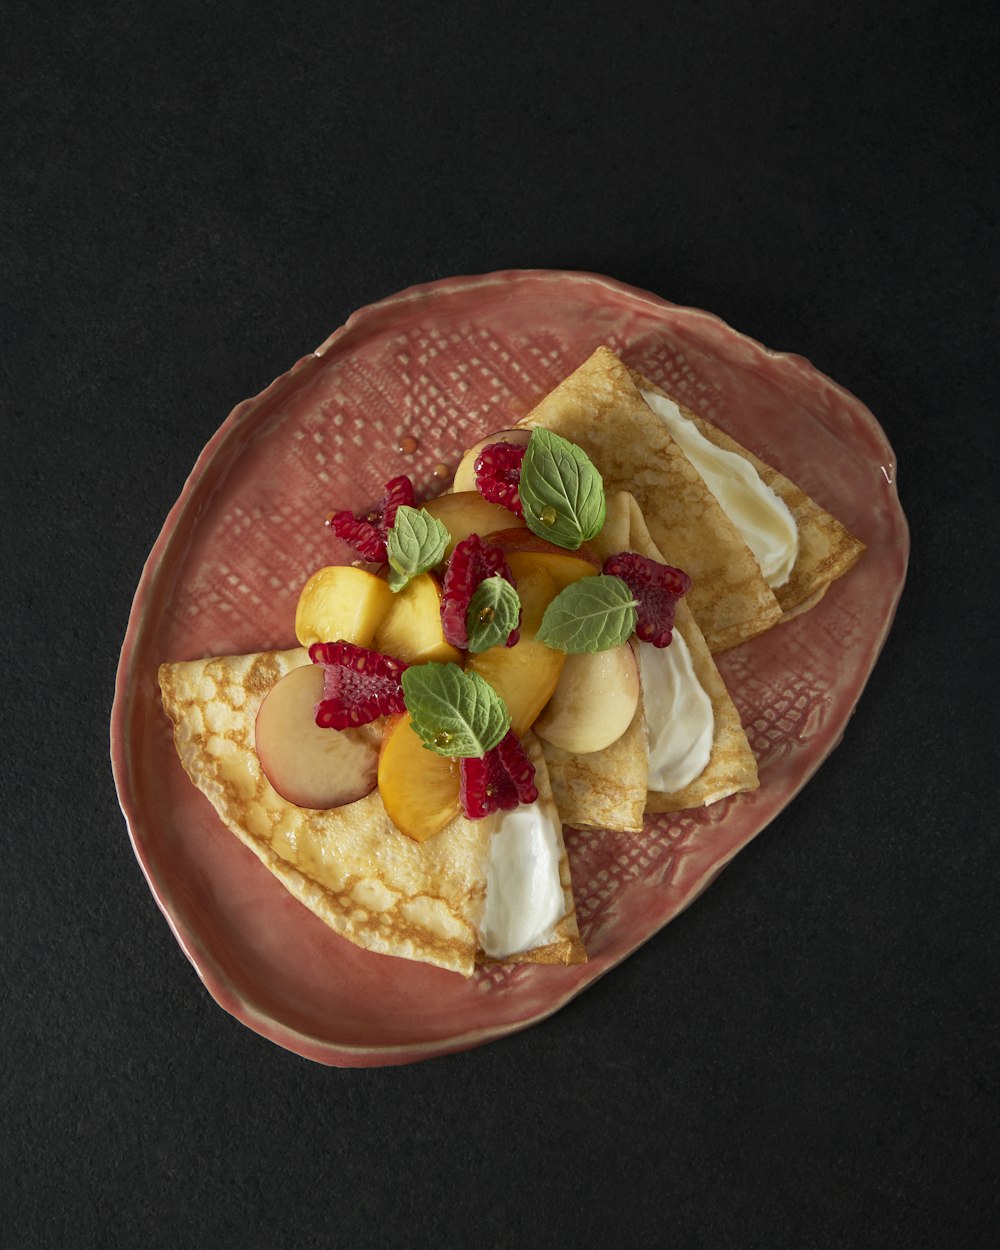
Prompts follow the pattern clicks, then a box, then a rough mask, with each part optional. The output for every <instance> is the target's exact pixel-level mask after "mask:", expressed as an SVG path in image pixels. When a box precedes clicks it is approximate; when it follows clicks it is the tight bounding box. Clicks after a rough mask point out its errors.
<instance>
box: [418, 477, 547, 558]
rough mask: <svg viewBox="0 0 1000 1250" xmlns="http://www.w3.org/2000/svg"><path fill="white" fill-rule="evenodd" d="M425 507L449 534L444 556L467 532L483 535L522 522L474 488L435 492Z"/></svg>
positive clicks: (448, 553)
mask: <svg viewBox="0 0 1000 1250" xmlns="http://www.w3.org/2000/svg"><path fill="white" fill-rule="evenodd" d="M424 507H425V508H426V509H427V511H428V512H429V513H430V514H431V516H433V517H436V518H437V519H438V520H439V521H440V522H441V524H442V525H443V526H444V527H445V528H446V529H447V531H448V533H449V534H450V535H451V541H450V542H449V543H448V546H447V548H446V549H445V555H446V556H450V555H451V553H452V552H453V551H454V549H455V547H456V546H457V545H458V544H459V543H460V542H462V540H463V539H465V538H468V537H469V535H470V534H478V535H479V537H480V538H485V537H486V535H487V534H494V533H496V531H497V530H506V529H517V528H518V527H520V526H521V522H520V521H519V520H518V518H517V517H516V516H515V515H514V513H513V512H510V511H509V510H508V509H507V508H501V506H500V505H499V504H498V503H490V502H489V500H488V499H484V498H483V497H482V495H480V493H479V492H478V491H476V490H463V491H458V492H457V493H456V494H454V495H438V497H437V499H429V500H428V501H427V502H426V503H425V504H424ZM522 528H523V527H522Z"/></svg>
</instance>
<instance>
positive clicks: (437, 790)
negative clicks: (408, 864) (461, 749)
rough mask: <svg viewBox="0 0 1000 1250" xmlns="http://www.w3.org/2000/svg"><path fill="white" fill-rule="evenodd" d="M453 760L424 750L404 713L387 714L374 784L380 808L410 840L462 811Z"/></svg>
mask: <svg viewBox="0 0 1000 1250" xmlns="http://www.w3.org/2000/svg"><path fill="white" fill-rule="evenodd" d="M460 784H461V777H460V774H459V768H458V761H457V760H453V759H448V758H447V757H446V756H444V755H437V754H436V753H435V752H434V751H429V750H428V749H427V747H425V746H424V744H423V742H421V740H420V737H419V735H418V734H417V731H416V730H415V729H414V728H413V726H412V724H411V722H410V714H409V712H404V713H403V714H402V715H400V716H395V717H392V718H391V719H390V721H389V723H388V724H387V726H386V730H385V736H384V738H383V739H382V750H381V752H380V753H379V760H378V788H379V794H380V795H381V796H382V802H383V804H384V805H385V810H386V813H387V815H388V817H389V819H390V820H391V821H392V823H393V824H394V825H395V826H396V828H397V829H398V830H399V832H400V833H403V834H405V835H406V836H407V837H408V838H413V840H414V841H415V842H424V841H426V839H427V838H430V837H433V835H434V834H435V833H440V832H441V830H442V829H443V828H444V827H445V825H448V824H450V823H451V822H452V821H453V820H454V819H455V817H456V816H457V815H458V814H459V812H460V811H461V810H462V805H461V800H460V798H459V786H460Z"/></svg>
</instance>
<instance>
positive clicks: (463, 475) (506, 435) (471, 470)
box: [453, 430, 531, 515]
mask: <svg viewBox="0 0 1000 1250" xmlns="http://www.w3.org/2000/svg"><path fill="white" fill-rule="evenodd" d="M530 438H531V431H530V430H497V431H496V432H495V433H493V434H488V435H487V436H486V438H481V439H480V440H479V442H478V443H476V444H475V446H474V447H470V448H469V450H468V451H467V452H466V453H465V454H464V455H463V456H462V459H461V460H460V461H459V465H458V468H457V469H456V470H455V481H454V485H453V489H454V490H456V491H465V490H475V489H476V458H477V457H478V456H479V453H480V452H481V451H482V450H483V449H484V448H486V447H489V446H490V445H491V444H492V443H514V444H516V445H517V446H518V447H527V445H528V440H529V439H530ZM508 515H510V514H509V513H508Z"/></svg>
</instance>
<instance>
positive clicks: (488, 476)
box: [473, 443, 527, 520]
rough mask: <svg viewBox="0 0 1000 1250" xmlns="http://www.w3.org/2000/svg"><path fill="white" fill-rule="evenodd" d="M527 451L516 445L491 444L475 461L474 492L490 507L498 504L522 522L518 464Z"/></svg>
mask: <svg viewBox="0 0 1000 1250" xmlns="http://www.w3.org/2000/svg"><path fill="white" fill-rule="evenodd" d="M525 451H527V448H526V447H521V446H519V445H518V444H516V443H490V445H489V446H488V447H484V448H483V450H482V451H481V452H480V453H479V455H478V456H477V457H476V462H475V465H474V466H473V467H474V470H475V474H476V490H478V491H479V493H480V495H482V497H483V498H484V499H488V500H489V501H490V503H498V504H500V505H502V506H503V507H504V508H508V509H509V510H510V511H511V512H513V513H515V514H516V515H517V516H519V517H521V519H522V520H523V519H524V509H523V508H522V507H521V497H520V495H519V494H518V492H517V488H518V486H519V485H520V482H521V461H522V460H523V459H524V453H525Z"/></svg>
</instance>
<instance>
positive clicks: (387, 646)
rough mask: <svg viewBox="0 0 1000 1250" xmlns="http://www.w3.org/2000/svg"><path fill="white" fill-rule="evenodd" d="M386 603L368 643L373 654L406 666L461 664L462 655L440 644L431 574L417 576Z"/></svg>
mask: <svg viewBox="0 0 1000 1250" xmlns="http://www.w3.org/2000/svg"><path fill="white" fill-rule="evenodd" d="M390 599H391V601H390V603H389V606H388V608H387V609H386V613H385V615H384V616H383V617H382V619H381V621H379V623H378V626H377V628H376V630H375V635H374V638H373V639H372V646H373V648H374V649H375V650H376V651H382V652H383V653H384V654H386V655H394V656H395V657H396V658H397V659H398V660H405V661H406V663H407V664H426V663H427V662H428V661H430V660H435V661H437V662H438V663H439V664H447V663H448V662H449V661H450V662H452V663H454V664H461V663H462V653H461V652H460V651H458V650H456V648H455V647H453V646H451V645H450V643H447V642H445V640H444V632H443V631H442V629H441V586H440V583H439V582H438V580H437V578H436V577H434V575H433V574H431V573H421V574H420V575H419V576H418V577H415V578H413V580H412V581H411V582H408V583H407V584H406V585H405V586H404V587H403V589H402V590H400V591H399V592H398V593H397V594H394V595H391V596H390Z"/></svg>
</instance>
